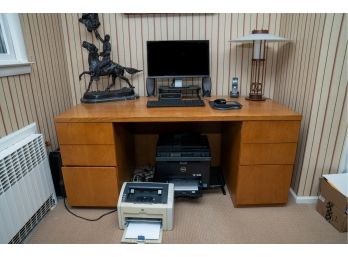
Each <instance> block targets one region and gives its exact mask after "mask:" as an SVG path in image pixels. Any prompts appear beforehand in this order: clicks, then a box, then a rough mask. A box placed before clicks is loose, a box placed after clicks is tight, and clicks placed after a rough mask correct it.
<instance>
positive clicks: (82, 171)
mask: <svg viewBox="0 0 348 257" xmlns="http://www.w3.org/2000/svg"><path fill="white" fill-rule="evenodd" d="M62 172H63V178H64V184H65V189H66V193H67V197H68V203H69V205H71V206H86V207H93V206H98V207H115V206H116V204H117V199H118V194H119V188H118V187H117V168H116V167H63V168H62Z"/></svg>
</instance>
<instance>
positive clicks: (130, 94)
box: [81, 87, 139, 103]
mask: <svg viewBox="0 0 348 257" xmlns="http://www.w3.org/2000/svg"><path fill="white" fill-rule="evenodd" d="M138 97H139V96H138V95H136V94H135V92H134V90H133V88H128V87H123V88H121V89H118V90H110V91H93V92H86V93H85V94H84V95H83V97H82V98H81V102H82V103H102V102H110V101H122V100H135V99H137V98H138Z"/></svg>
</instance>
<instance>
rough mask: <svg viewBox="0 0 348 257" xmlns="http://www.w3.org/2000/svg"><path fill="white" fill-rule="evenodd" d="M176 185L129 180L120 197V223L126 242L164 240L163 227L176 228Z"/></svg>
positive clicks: (118, 206)
mask: <svg viewBox="0 0 348 257" xmlns="http://www.w3.org/2000/svg"><path fill="white" fill-rule="evenodd" d="M173 207H174V185H173V184H170V183H153V182H125V183H123V185H122V189H121V192H120V196H119V199H118V204H117V210H118V224H119V227H120V229H124V230H125V231H124V233H123V237H122V242H123V243H161V241H162V229H163V230H172V229H173V222H174V209H173Z"/></svg>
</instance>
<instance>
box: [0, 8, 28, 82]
mask: <svg viewBox="0 0 348 257" xmlns="http://www.w3.org/2000/svg"><path fill="white" fill-rule="evenodd" d="M0 23H1V28H2V33H3V35H4V39H5V45H6V51H7V53H5V54H0V77H6V76H13V75H20V74H27V73H31V70H32V69H31V64H32V63H31V62H29V61H28V57H27V53H26V48H25V42H24V37H23V32H22V28H21V23H20V19H19V15H18V14H16V13H0Z"/></svg>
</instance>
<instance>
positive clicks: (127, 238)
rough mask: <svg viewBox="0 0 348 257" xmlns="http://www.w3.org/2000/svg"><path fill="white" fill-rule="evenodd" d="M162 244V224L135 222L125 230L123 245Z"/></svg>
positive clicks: (156, 222) (130, 223) (131, 222)
mask: <svg viewBox="0 0 348 257" xmlns="http://www.w3.org/2000/svg"><path fill="white" fill-rule="evenodd" d="M161 242H162V222H161V221H147V220H146V219H144V220H141V219H139V220H133V221H129V222H128V224H127V226H126V227H125V229H124V232H123V236H122V240H121V243H128V244H139V243H140V244H141V243H143V244H160V243H161Z"/></svg>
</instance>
